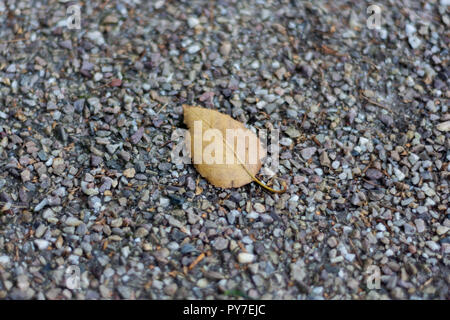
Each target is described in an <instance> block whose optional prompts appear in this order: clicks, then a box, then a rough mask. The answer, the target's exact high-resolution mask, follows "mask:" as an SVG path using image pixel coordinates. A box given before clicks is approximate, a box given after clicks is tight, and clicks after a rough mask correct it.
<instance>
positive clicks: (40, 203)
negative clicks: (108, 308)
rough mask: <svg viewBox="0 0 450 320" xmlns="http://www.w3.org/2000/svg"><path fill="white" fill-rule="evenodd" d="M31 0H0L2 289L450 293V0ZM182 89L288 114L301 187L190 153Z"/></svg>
mask: <svg viewBox="0 0 450 320" xmlns="http://www.w3.org/2000/svg"><path fill="white" fill-rule="evenodd" d="M30 2H33V1H25V0H0V208H1V209H0V298H1V299H180V298H186V299H237V298H242V297H243V298H258V299H449V298H450V293H449V284H450V272H449V263H450V260H449V259H450V258H449V253H450V234H449V228H450V209H449V171H450V151H449V147H450V132H449V130H450V113H449V110H448V102H449V100H448V99H449V97H450V90H449V86H448V85H449V75H450V70H449V67H448V61H449V48H448V45H449V32H448V30H449V24H450V15H449V14H450V10H449V5H450V3H449V1H448V0H434V1H416V0H414V1H413V0H410V1H408V0H405V1H377V2H378V3H379V4H380V5H382V6H383V7H382V12H381V16H382V18H383V24H382V26H381V29H379V30H371V29H369V28H368V27H367V25H366V22H367V17H368V14H367V11H366V10H367V7H368V6H369V5H370V3H368V2H365V1H343V0H339V1H314V4H310V3H307V2H304V1H298V0H291V1H287V0H280V1H275V0H274V1H262V0H251V1H240V0H219V1H214V2H208V1H192V0H189V1H187V0H186V1H169V0H167V1H164V0H158V1H143V0H142V1H139V0H135V1H117V0H110V1H84V5H83V6H82V9H81V28H80V29H79V30H76V29H75V30H74V29H69V28H68V26H67V23H66V22H65V21H66V19H65V17H66V16H67V12H66V8H67V7H68V6H69V5H71V4H77V1H71V2H67V1H46V0H42V1H36V2H35V5H33V6H30ZM80 3H81V2H80ZM183 103H187V104H193V105H201V106H204V107H208V108H214V109H217V110H220V111H221V112H224V113H227V114H229V115H231V116H233V117H234V118H235V119H237V120H239V121H242V122H245V123H246V124H248V125H249V126H251V127H253V128H258V129H261V128H277V129H279V130H280V131H281V136H280V138H281V140H280V144H281V147H282V150H281V155H280V167H279V170H278V172H277V177H278V178H280V179H284V180H285V181H287V182H288V191H287V192H286V193H284V194H281V195H278V194H271V193H267V192H265V191H263V190H262V189H261V187H259V186H258V185H256V184H255V183H252V184H249V185H247V186H245V187H242V188H239V189H226V190H221V189H218V188H214V187H212V186H211V185H210V184H208V183H207V182H206V181H205V180H204V179H202V178H201V177H200V176H199V174H198V173H197V172H196V171H195V169H194V167H193V166H192V165H175V164H173V163H172V162H171V157H170V153H171V150H172V148H173V147H174V142H173V141H172V140H171V139H172V138H171V137H172V133H173V132H174V130H175V129H176V128H180V127H184V126H183V116H182V107H181V106H182V104H183ZM277 181H278V180H275V181H274V182H273V183H274V187H279V185H277V183H278V182H277ZM68 270H71V271H70V272H72V271H73V272H74V273H73V274H74V275H75V276H73V274H67V272H68ZM78 272H79V274H80V277H79V280H80V281H78V277H76V275H77V274H78Z"/></svg>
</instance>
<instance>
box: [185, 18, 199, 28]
mask: <svg viewBox="0 0 450 320" xmlns="http://www.w3.org/2000/svg"><path fill="white" fill-rule="evenodd" d="M187 23H188V26H189V28H195V27H196V26H197V25H198V24H199V23H200V21H199V20H198V19H197V18H196V17H189V18H188V20H187Z"/></svg>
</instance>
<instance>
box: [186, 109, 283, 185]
mask: <svg viewBox="0 0 450 320" xmlns="http://www.w3.org/2000/svg"><path fill="white" fill-rule="evenodd" d="M183 111H184V123H185V124H186V125H187V127H188V128H189V133H190V137H191V139H190V143H189V144H190V156H191V159H192V160H193V163H194V166H195V168H196V169H197V171H198V172H199V173H200V174H201V175H202V176H203V177H204V178H205V179H206V180H208V181H209V182H210V183H211V184H213V185H214V186H216V187H221V188H238V187H241V186H243V185H246V184H248V183H250V182H252V181H255V182H257V183H258V184H260V185H261V186H263V187H264V188H266V189H268V190H270V191H273V192H283V191H285V190H282V191H277V190H273V189H271V188H269V187H267V186H266V185H264V184H263V183H262V182H260V181H259V180H258V179H257V178H256V177H255V175H256V174H257V173H258V172H259V170H260V169H261V165H262V164H261V159H262V158H264V157H265V156H266V150H265V148H264V147H263V146H262V144H261V141H260V140H259V138H258V137H257V136H256V135H255V134H254V133H253V132H251V131H250V130H249V129H247V128H246V127H245V126H244V124H243V123H241V122H239V121H236V120H234V119H233V118H231V117H230V116H228V115H226V114H223V113H220V112H218V111H215V110H210V109H206V108H202V107H194V106H188V105H183Z"/></svg>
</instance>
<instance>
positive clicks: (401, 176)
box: [394, 168, 406, 181]
mask: <svg viewBox="0 0 450 320" xmlns="http://www.w3.org/2000/svg"><path fill="white" fill-rule="evenodd" d="M394 173H395V176H396V177H397V179H398V181H403V180H404V179H405V178H406V176H405V174H404V173H403V172H402V171H401V170H400V169H397V168H394Z"/></svg>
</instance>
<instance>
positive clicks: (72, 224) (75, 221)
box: [65, 217, 82, 227]
mask: <svg viewBox="0 0 450 320" xmlns="http://www.w3.org/2000/svg"><path fill="white" fill-rule="evenodd" d="M81 223H82V221H81V220H78V219H77V218H75V217H68V218H67V219H66V221H65V224H66V225H68V226H70V227H77V226H79V225H80V224H81Z"/></svg>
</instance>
